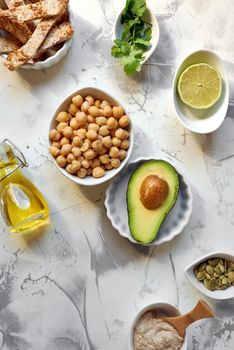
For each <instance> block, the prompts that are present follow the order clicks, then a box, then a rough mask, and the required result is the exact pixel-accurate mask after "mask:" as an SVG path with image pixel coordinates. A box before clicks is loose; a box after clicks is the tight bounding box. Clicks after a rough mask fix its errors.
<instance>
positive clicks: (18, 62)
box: [0, 0, 74, 71]
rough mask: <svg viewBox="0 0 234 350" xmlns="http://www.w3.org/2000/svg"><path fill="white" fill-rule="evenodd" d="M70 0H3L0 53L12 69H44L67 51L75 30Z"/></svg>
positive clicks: (58, 59) (0, 20) (0, 14)
mask: <svg viewBox="0 0 234 350" xmlns="http://www.w3.org/2000/svg"><path fill="white" fill-rule="evenodd" d="M68 5H69V0H41V1H38V0H28V1H25V0H2V1H1V4H0V7H1V8H0V55H1V56H2V57H3V58H5V62H4V65H5V66H6V67H7V68H8V69H9V70H10V71H15V70H17V69H19V68H24V69H35V70H40V69H45V68H49V67H51V66H52V65H54V64H56V63H58V62H59V61H60V60H61V59H62V58H63V57H64V56H65V55H66V53H67V52H68V50H69V48H70V46H71V43H72V36H73V33H74V30H73V27H72V25H71V22H70V19H71V16H70V12H69V9H68Z"/></svg>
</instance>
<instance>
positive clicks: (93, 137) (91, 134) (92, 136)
mask: <svg viewBox="0 0 234 350" xmlns="http://www.w3.org/2000/svg"><path fill="white" fill-rule="evenodd" d="M86 137H87V138H88V139H90V140H91V141H94V140H96V139H97V132H96V131H95V130H93V129H90V130H89V131H87V132H86Z"/></svg>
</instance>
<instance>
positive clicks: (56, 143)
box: [51, 142, 61, 148]
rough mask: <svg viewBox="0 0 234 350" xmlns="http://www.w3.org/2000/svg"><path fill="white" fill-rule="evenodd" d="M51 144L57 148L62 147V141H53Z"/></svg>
mask: <svg viewBox="0 0 234 350" xmlns="http://www.w3.org/2000/svg"><path fill="white" fill-rule="evenodd" d="M51 146H54V147H57V148H61V145H60V142H52V145H51Z"/></svg>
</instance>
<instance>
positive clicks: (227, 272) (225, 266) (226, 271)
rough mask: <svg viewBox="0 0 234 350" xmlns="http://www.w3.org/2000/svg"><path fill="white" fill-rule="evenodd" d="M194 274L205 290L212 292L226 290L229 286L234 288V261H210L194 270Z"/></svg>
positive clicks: (213, 259) (216, 259)
mask: <svg viewBox="0 0 234 350" xmlns="http://www.w3.org/2000/svg"><path fill="white" fill-rule="evenodd" d="M194 274H195V276H196V277H197V279H198V280H199V281H201V282H202V283H203V284H204V286H205V288H207V289H209V290H211V291H214V290H225V289H226V288H228V287H229V286H234V261H229V260H224V259H220V258H212V259H208V260H207V261H203V262H202V263H201V264H200V265H198V266H197V267H196V268H195V269H194Z"/></svg>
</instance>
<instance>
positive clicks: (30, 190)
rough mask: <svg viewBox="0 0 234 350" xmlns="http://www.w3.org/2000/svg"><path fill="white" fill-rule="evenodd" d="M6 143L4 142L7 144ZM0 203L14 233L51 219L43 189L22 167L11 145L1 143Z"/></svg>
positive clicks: (4, 216)
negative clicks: (39, 187)
mask: <svg viewBox="0 0 234 350" xmlns="http://www.w3.org/2000/svg"><path fill="white" fill-rule="evenodd" d="M4 146H5V145H4ZM0 204H1V211H2V215H3V218H4V219H5V221H6V223H7V225H8V227H9V230H10V231H11V232H23V231H28V230H32V229H34V228H37V227H39V226H41V225H43V224H45V223H46V222H48V218H49V208H48V205H47V203H46V200H45V199H44V197H43V196H42V194H41V193H40V191H39V190H38V189H37V188H36V187H35V186H34V185H33V183H32V182H31V181H29V180H28V179H27V178H26V177H25V176H24V175H23V173H22V172H21V170H20V168H19V162H18V158H16V157H15V155H14V153H13V151H12V149H11V148H9V147H4V152H3V147H2V144H1V146H0Z"/></svg>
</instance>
